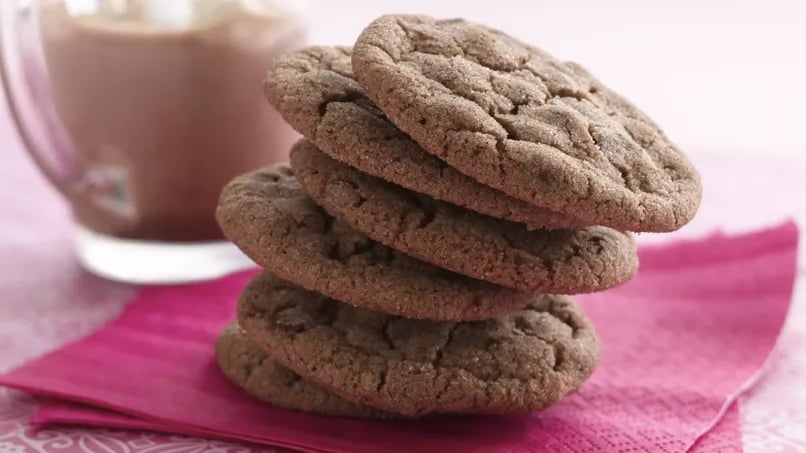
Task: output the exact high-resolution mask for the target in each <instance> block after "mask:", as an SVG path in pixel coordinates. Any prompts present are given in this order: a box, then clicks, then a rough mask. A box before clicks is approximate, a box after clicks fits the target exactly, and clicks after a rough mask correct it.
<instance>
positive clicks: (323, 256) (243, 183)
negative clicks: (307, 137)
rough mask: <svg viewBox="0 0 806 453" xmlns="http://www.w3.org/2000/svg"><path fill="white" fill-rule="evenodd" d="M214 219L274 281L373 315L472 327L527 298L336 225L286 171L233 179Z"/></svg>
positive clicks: (269, 169)
mask: <svg viewBox="0 0 806 453" xmlns="http://www.w3.org/2000/svg"><path fill="white" fill-rule="evenodd" d="M216 218H217V219H218V223H219V225H220V226H221V230H222V231H223V232H224V235H226V236H227V238H229V239H230V240H231V241H232V242H234V243H235V245H237V246H238V247H239V248H240V249H241V250H242V251H243V252H244V253H246V255H247V256H249V257H250V258H251V259H252V260H254V261H255V262H256V263H257V264H259V265H260V266H262V267H264V268H265V269H267V270H269V271H271V272H273V273H275V274H276V275H277V276H279V277H281V278H283V279H286V280H289V281H291V282H294V283H296V284H298V285H300V286H302V287H304V288H307V289H309V290H312V291H318V292H320V293H322V294H326V295H328V296H329V297H332V298H334V299H337V300H340V301H343V302H347V303H351V304H354V305H359V306H362V307H365V308H368V309H371V310H378V311H382V312H385V313H392V314H396V315H401V316H408V317H412V318H424V319H438V320H472V319H484V318H490V317H493V316H496V315H498V314H501V313H505V312H507V311H511V310H515V309H518V308H520V307H523V306H524V305H525V304H526V303H528V301H529V299H530V296H529V295H528V294H525V293H522V292H519V291H516V290H513V289H511V288H506V287H502V286H498V285H494V284H492V283H488V282H484V281H481V280H476V279H473V278H470V277H466V276H463V275H459V274H455V273H453V272H450V271H447V270H445V269H441V268H438V267H436V266H433V265H430V264H428V263H425V262H422V261H420V260H417V259H414V258H412V257H409V256H407V255H404V254H402V253H400V252H398V251H395V250H393V249H390V248H388V247H386V246H384V245H382V244H379V243H377V242H375V241H372V240H370V239H369V238H367V237H366V236H365V235H363V234H361V233H359V232H357V231H355V230H353V229H351V228H349V227H348V226H346V225H345V224H344V223H342V222H339V221H336V220H334V219H333V218H332V217H331V216H330V215H328V214H327V213H326V212H325V211H324V210H323V209H322V208H320V207H318V206H317V205H316V204H314V202H313V201H312V200H311V199H310V197H308V196H307V195H306V194H305V192H304V191H303V190H302V187H301V186H300V184H299V182H298V181H297V180H296V179H295V178H294V176H293V174H292V173H291V169H290V168H289V167H288V166H287V165H285V164H279V165H274V166H271V167H266V168H264V169H261V170H257V171H254V172H252V173H248V174H246V175H243V176H240V177H238V178H235V179H234V180H233V181H232V182H230V183H229V184H228V185H227V186H226V187H225V188H224V190H223V191H222V194H221V199H220V201H219V206H218V210H217V212H216Z"/></svg>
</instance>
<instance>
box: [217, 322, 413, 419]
mask: <svg viewBox="0 0 806 453" xmlns="http://www.w3.org/2000/svg"><path fill="white" fill-rule="evenodd" d="M215 357H216V362H217V363H218V367H219V368H220V369H221V372H222V373H224V375H225V376H226V377H227V378H228V379H229V380H230V381H232V383H233V384H235V385H237V386H238V387H240V388H242V389H244V390H245V391H246V393H249V394H250V395H252V396H253V397H255V398H257V399H259V400H261V401H265V402H267V403H269V404H271V405H273V406H277V407H280V408H283V409H291V410H296V411H304V412H314V413H317V414H324V415H333V416H337V417H353V418H372V419H389V418H400V416H399V415H396V414H391V413H389V412H384V411H381V410H378V409H375V408H372V407H368V406H362V405H359V404H354V403H351V402H349V401H347V400H345V399H343V398H341V397H338V396H336V395H334V394H332V393H329V392H328V391H327V390H325V389H323V388H322V387H320V386H318V385H316V384H313V383H311V382H308V381H306V380H305V379H302V378H301V377H300V376H299V375H298V374H296V373H294V372H293V371H291V370H289V369H288V368H286V367H283V366H280V365H278V364H276V363H274V362H273V361H272V360H271V359H269V358H268V357H267V356H266V354H265V353H264V352H263V350H261V349H260V348H259V347H258V346H257V345H255V343H253V342H252V340H250V339H249V337H247V336H246V334H244V332H243V330H241V328H240V327H238V325H237V324H235V323H232V324H229V325H228V326H226V327H225V328H224V330H223V331H222V332H221V335H220V336H219V337H218V340H217V341H216V345H215Z"/></svg>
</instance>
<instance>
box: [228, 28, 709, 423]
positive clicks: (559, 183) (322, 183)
mask: <svg viewBox="0 0 806 453" xmlns="http://www.w3.org/2000/svg"><path fill="white" fill-rule="evenodd" d="M264 89H265V94H266V97H267V98H268V100H269V102H270V103H271V104H272V105H273V106H274V107H275V108H276V109H277V110H278V111H279V112H280V114H281V115H282V116H283V117H284V119H285V120H286V121H288V122H289V123H290V124H291V126H293V127H294V128H295V129H296V130H298V131H299V132H300V133H301V134H302V135H303V136H304V138H302V139H301V140H300V141H299V142H298V143H296V144H295V145H294V147H293V148H292V150H291V153H290V166H289V165H287V164H279V165H275V166H271V167H268V168H264V169H260V170H257V171H255V172H253V173H250V174H246V175H243V176H241V177H239V178H237V179H235V180H234V181H232V182H231V183H230V184H229V185H228V186H227V187H226V188H225V189H224V191H223V193H222V196H221V201H220V205H219V209H218V212H217V217H218V220H219V224H220V225H221V228H222V230H223V231H224V233H225V234H226V236H227V237H228V238H229V239H230V240H232V241H233V242H234V243H235V244H236V245H238V247H240V248H241V250H243V251H244V252H245V253H246V254H247V255H248V256H249V257H251V258H252V259H253V260H254V261H255V262H257V263H258V264H259V265H260V266H262V267H263V269H264V271H263V272H262V273H261V274H260V275H258V276H257V277H255V278H254V279H253V280H252V281H251V282H250V283H249V284H248V285H247V287H246V288H245V289H244V290H243V293H242V294H241V296H240V298H239V301H238V321H237V323H233V324H232V325H230V326H228V327H227V328H226V329H225V330H224V332H223V333H222V334H221V336H220V337H219V340H218V343H217V345H216V357H217V360H218V363H219V366H220V368H221V369H222V371H223V372H224V373H225V374H226V375H227V376H228V377H229V378H230V380H232V381H233V382H234V383H235V384H236V385H238V386H240V387H242V388H244V389H245V390H246V391H247V392H249V393H250V394H251V395H253V396H254V397H256V398H258V399H261V400H264V401H266V402H268V403H270V404H273V405H276V406H279V407H283V408H288V409H294V410H302V411H310V412H316V413H322V414H328V415H336V416H348V417H362V418H396V417H421V416H426V415H431V414H483V413H511V412H526V411H533V410H538V409H542V408H545V407H547V406H548V405H551V404H552V403H554V402H556V401H558V400H559V399H561V398H562V397H564V396H565V395H567V394H569V393H571V392H573V391H575V390H577V389H578V388H579V387H580V386H582V384H583V383H584V382H585V381H586V380H587V379H588V378H589V377H590V375H591V374H592V372H593V370H594V368H595V366H596V364H597V361H598V358H599V344H598V340H597V338H596V335H595V332H594V329H593V327H592V326H591V324H590V322H589V321H588V319H587V318H586V317H585V314H584V313H583V312H582V310H581V309H580V308H579V307H578V306H577V305H576V304H575V303H574V302H573V301H572V300H571V299H570V298H569V297H568V296H566V295H569V294H571V295H573V294H579V293H588V292H594V291H601V290H604V289H607V288H610V287H613V286H616V285H619V284H621V283H624V282H626V281H627V280H629V279H630V278H632V277H633V276H634V275H635V273H636V271H637V269H638V258H637V255H636V250H635V245H634V242H633V238H632V236H631V234H630V233H628V232H625V231H671V230H674V229H677V228H679V227H680V226H682V225H683V224H685V223H686V222H688V220H690V218H691V217H692V216H693V215H694V212H696V209H697V205H698V203H699V193H700V188H699V179H698V176H697V174H696V171H694V169H693V168H692V167H691V166H690V164H689V163H688V161H687V160H686V159H685V157H684V156H683V155H682V154H681V153H680V152H679V151H678V150H677V149H676V148H674V146H673V145H671V143H670V142H669V141H668V140H667V139H666V137H665V136H664V135H663V134H662V132H660V130H659V129H658V128H657V126H655V125H654V123H652V122H651V121H650V120H649V119H648V118H646V117H645V116H644V115H643V114H642V113H641V112H640V111H638V110H637V109H635V108H634V107H632V106H631V105H630V104H629V103H628V102H627V101H625V100H624V99H623V98H621V97H619V96H618V95H616V94H615V93H612V92H611V91H609V90H608V89H607V88H606V87H604V86H603V85H601V84H600V83H599V82H598V81H597V80H596V79H594V78H593V77H592V76H590V74H588V73H587V72H586V71H584V70H583V69H582V68H581V67H580V66H578V65H576V64H573V63H563V62H560V61H558V60H556V59H554V58H553V57H551V56H550V55H548V54H546V53H544V52H542V51H540V50H539V49H536V48H534V47H531V46H528V45H526V44H523V43H521V42H519V41H517V40H515V39H513V38H510V37H508V36H506V35H504V34H503V33H501V32H499V31H495V30H491V29H488V28H486V27H484V26H481V25H477V24H473V23H469V22H466V21H461V20H451V21H439V20H435V19H431V18H428V17H424V16H384V17H381V18H379V19H377V20H376V21H374V22H373V23H372V24H370V25H369V26H368V27H367V29H365V30H364V32H363V33H362V34H361V36H360V37H359V39H358V41H357V42H356V45H355V49H354V50H353V49H350V48H344V47H339V48H334V47H310V48H307V49H303V50H301V51H299V52H295V53H291V54H288V55H286V56H284V57H282V58H280V59H279V60H278V61H276V62H275V63H274V65H273V67H272V68H271V69H270V71H269V72H268V74H267V77H266V81H265V84H264Z"/></svg>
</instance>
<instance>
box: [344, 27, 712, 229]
mask: <svg viewBox="0 0 806 453" xmlns="http://www.w3.org/2000/svg"><path fill="white" fill-rule="evenodd" d="M352 63H353V64H352V67H353V70H354V72H355V75H356V77H357V79H358V80H359V82H361V85H363V86H364V88H365V89H366V92H367V93H368V95H369V97H370V98H371V99H372V100H373V102H374V103H375V104H376V105H378V106H379V107H380V108H381V109H382V110H383V111H384V113H385V114H386V115H387V116H388V117H389V119H390V120H391V121H392V122H394V123H395V124H396V125H397V126H398V127H399V128H400V129H402V130H403V131H404V132H406V133H407V134H409V135H410V136H411V137H412V138H413V139H414V140H415V141H417V142H418V143H419V144H420V145H421V146H422V147H423V148H424V149H425V150H426V151H428V152H430V153H432V154H434V155H436V156H438V157H439V158H441V159H443V160H445V161H446V162H447V163H448V164H450V165H451V166H453V167H454V168H456V169H457V170H459V171H461V172H463V173H465V174H466V175H469V176H471V177H472V178H474V179H476V180H478V181H480V182H482V183H484V184H487V185H490V186H492V187H495V188H497V189H499V190H501V191H504V192H506V193H508V194H509V195H511V196H513V197H516V198H519V199H521V200H525V201H528V202H530V203H533V204H536V205H538V206H544V207H546V208H548V209H551V210H553V211H556V212H560V213H564V214H568V215H571V216H573V217H576V218H579V219H580V220H582V221H584V222H588V223H589V224H601V225H606V226H611V227H614V228H618V229H622V230H630V231H670V230H675V229H677V228H680V227H681V226H683V225H684V224H686V223H687V222H688V221H689V220H691V218H692V217H693V216H694V214H695V212H696V211H697V208H698V206H699V201H700V196H701V186H700V179H699V176H698V174H697V172H696V170H695V169H694V168H693V167H692V165H691V164H690V163H689V162H688V160H687V159H686V157H685V156H684V155H683V154H682V153H681V152H680V151H679V150H678V149H677V148H676V147H675V146H674V145H673V144H672V143H671V142H670V141H669V140H668V139H667V138H666V136H665V135H664V134H663V132H661V130H660V129H659V128H658V126H657V125H655V124H654V123H653V122H652V121H651V120H650V119H649V118H647V116H646V115H644V114H643V113H641V112H640V111H639V110H638V109H636V108H635V107H634V106H632V105H631V104H630V103H629V102H627V101H626V100H625V99H624V98H622V97H620V96H618V95H616V94H615V93H613V92H612V91H611V90H609V89H607V88H606V87H605V86H603V85H602V84H601V83H600V82H598V81H597V80H596V79H594V78H593V77H591V76H590V75H589V74H588V73H587V72H585V71H583V70H580V68H579V67H578V66H573V65H566V64H563V63H562V62H560V61H558V60H556V59H555V58H553V57H552V56H550V55H548V54H547V53H545V52H543V51H541V50H539V49H536V48H534V47H532V46H529V45H527V44H524V43H522V42H520V41H518V40H516V39H514V38H511V37H509V36H507V35H506V34H504V33H502V32H500V31H497V30H493V29H490V28H487V27H485V26H482V25H478V24H474V23H471V22H467V21H464V20H461V19H452V20H436V19H433V18H431V17H427V16H406V15H395V16H383V17H381V18H379V19H377V20H375V21H374V22H372V23H371V24H370V25H369V26H368V27H367V28H366V29H365V30H364V31H363V32H362V33H361V35H360V36H359V38H358V41H357V42H356V44H355V47H354V49H353V58H352Z"/></svg>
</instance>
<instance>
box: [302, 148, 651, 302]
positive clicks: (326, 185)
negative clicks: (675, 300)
mask: <svg viewBox="0 0 806 453" xmlns="http://www.w3.org/2000/svg"><path fill="white" fill-rule="evenodd" d="M291 167H292V170H293V172H294V174H295V175H296V177H297V180H298V181H299V182H300V184H302V187H303V189H304V190H305V192H306V193H307V194H309V196H311V197H312V198H313V200H314V201H315V202H316V203H317V204H318V205H320V206H322V207H323V208H324V209H325V210H326V211H327V212H328V213H329V214H330V215H332V216H333V217H334V218H336V219H339V220H340V221H343V222H344V223H346V224H348V225H349V226H350V227H352V228H354V229H356V230H358V231H359V232H361V233H363V234H366V235H367V236H369V237H370V238H371V239H373V240H376V241H378V242H380V243H382V244H384V245H386V246H389V247H391V248H393V249H396V250H399V251H401V252H403V253H406V254H408V255H411V256H414V257H416V258H418V259H421V260H423V261H427V262H430V263H433V264H435V265H437V266H439V267H442V268H445V269H449V270H451V271H453V272H457V273H460V274H463V275H467V276H470V277H473V278H477V279H481V280H485V281H489V282H492V283H496V284H499V285H503V286H508V287H511V288H516V289H518V290H521V291H526V292H532V293H538V292H541V293H553V294H576V293H583V292H592V291H600V290H603V289H606V288H609V287H612V286H615V285H617V284H620V283H623V282H625V281H627V280H629V279H630V278H631V277H632V276H633V275H635V272H636V271H637V270H638V256H637V254H636V250H635V244H634V242H633V240H632V237H631V235H630V234H629V233H622V232H619V231H616V230H613V229H610V228H606V227H589V228H585V229H574V230H569V229H562V230H533V231H529V230H527V229H526V228H525V227H524V226H523V225H521V224H518V223H513V222H508V221H505V220H499V219H494V218H492V217H488V216H483V215H481V214H477V213H475V212H472V211H468V210H466V209H462V208H459V207H457V206H454V205H451V204H449V203H444V202H440V201H437V200H434V199H431V198H429V197H426V196H424V195H420V194H416V193H414V192H410V191H408V190H406V189H403V188H401V187H399V186H395V185H393V184H391V183H388V182H386V181H383V180H381V179H379V178H375V177H373V176H370V175H368V174H366V173H362V172H360V171H358V170H356V169H354V168H352V167H350V166H348V165H346V164H343V163H341V162H338V161H336V160H334V159H332V158H330V157H328V156H327V155H326V154H324V153H323V152H321V151H320V150H318V149H317V148H316V147H315V146H314V145H313V144H312V143H310V142H309V141H307V140H305V139H302V140H300V141H298V142H297V143H296V144H295V145H294V147H293V148H292V150H291Z"/></svg>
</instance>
